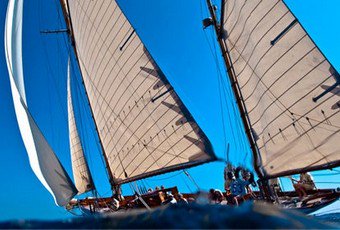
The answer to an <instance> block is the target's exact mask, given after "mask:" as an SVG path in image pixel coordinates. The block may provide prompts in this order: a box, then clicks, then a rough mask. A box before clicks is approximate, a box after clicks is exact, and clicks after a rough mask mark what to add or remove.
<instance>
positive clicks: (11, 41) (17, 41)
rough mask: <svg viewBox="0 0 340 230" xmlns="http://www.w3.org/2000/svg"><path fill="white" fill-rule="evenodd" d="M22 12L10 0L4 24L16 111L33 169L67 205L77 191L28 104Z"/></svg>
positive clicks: (20, 5) (20, 6)
mask: <svg viewBox="0 0 340 230" xmlns="http://www.w3.org/2000/svg"><path fill="white" fill-rule="evenodd" d="M22 15H23V0H10V1H9V3H8V8H7V16H6V26H5V51H6V61H7V67H8V72H9V78H10V83H11V89H12V96H13V102H14V108H15V113H16V116H17V120H18V125H19V129H20V133H21V136H22V139H23V142H24V144H25V147H26V150H27V153H28V157H29V162H30V165H31V168H32V170H33V171H34V173H35V175H36V176H37V177H38V179H39V180H40V181H41V183H42V184H43V185H44V186H45V187H46V189H47V190H48V191H49V192H50V193H51V194H52V196H53V197H54V200H55V202H56V204H57V205H59V206H65V205H66V204H67V203H68V202H69V201H70V200H71V199H72V197H73V196H74V195H75V194H76V193H77V191H76V188H75V187H74V185H73V183H72V181H71V180H70V178H69V176H68V174H67V173H66V171H65V170H64V168H63V167H62V165H61V164H60V162H59V160H58V158H57V157H56V156H55V154H54V152H53V150H52V149H51V147H50V146H49V144H48V143H47V141H46V139H45V138H44V136H43V134H42V133H41V131H40V130H39V128H38V126H37V124H36V123H35V121H34V120H33V118H32V116H31V115H30V113H29V111H28V108H27V103H26V99H25V98H26V96H25V90H24V78H23V66H22V52H21V50H22V48H21V47H22V37H21V35H22Z"/></svg>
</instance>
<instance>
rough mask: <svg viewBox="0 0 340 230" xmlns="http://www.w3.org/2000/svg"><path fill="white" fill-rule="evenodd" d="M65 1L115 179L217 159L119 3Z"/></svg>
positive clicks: (69, 23)
mask: <svg viewBox="0 0 340 230" xmlns="http://www.w3.org/2000/svg"><path fill="white" fill-rule="evenodd" d="M62 4H63V5H64V6H67V7H68V9H67V10H66V11H64V12H66V13H67V12H68V13H69V18H68V19H70V20H67V24H68V25H69V26H70V27H71V32H72V35H73V37H74V44H75V48H76V52H77V56H78V61H79V65H80V68H81V72H82V76H83V79H84V84H85V87H86V91H87V93H88V97H89V101H90V105H91V108H92V111H93V115H94V120H95V122H96V125H97V127H98V131H99V137H100V139H101V141H102V144H103V149H104V152H105V155H106V157H107V159H108V162H109V170H111V172H112V175H113V177H114V180H115V183H116V184H120V183H125V182H128V181H132V180H136V179H140V178H144V177H148V176H152V175H157V174H161V173H165V172H169V171H173V170H177V169H181V168H186V167H190V166H194V165H198V164H202V163H204V162H208V161H211V160H214V159H215V155H214V153H213V150H212V147H211V144H210V142H209V141H208V139H207V137H206V136H205V134H204V133H203V132H202V130H201V129H200V128H199V127H198V125H197V124H196V122H195V121H194V119H193V117H192V116H191V114H190V113H189V111H188V110H187V109H186V107H185V106H184V104H183V103H182V102H181V100H180V98H179V97H178V95H177V94H176V92H175V91H174V89H173V88H172V86H171V85H170V84H169V82H168V81H167V79H166V77H165V76H164V75H163V73H162V72H161V70H160V69H159V68H158V66H157V65H156V63H155V62H154V60H153V59H152V57H151V56H150V54H149V53H148V51H147V50H146V48H145V47H144V45H143V43H142V41H141V40H140V38H139V36H138V35H137V32H136V31H135V29H134V28H133V27H132V26H131V24H130V23H129V21H128V20H127V18H126V17H125V15H124V13H123V12H122V11H121V9H120V8H119V6H118V5H117V3H116V2H115V1H113V0H102V1H91V0H82V1H77V0H69V1H62Z"/></svg>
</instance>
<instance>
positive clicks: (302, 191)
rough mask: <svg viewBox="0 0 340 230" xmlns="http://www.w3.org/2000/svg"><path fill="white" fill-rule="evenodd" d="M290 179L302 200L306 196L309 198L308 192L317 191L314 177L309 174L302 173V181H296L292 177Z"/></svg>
mask: <svg viewBox="0 0 340 230" xmlns="http://www.w3.org/2000/svg"><path fill="white" fill-rule="evenodd" d="M290 179H291V180H292V183H293V186H294V189H295V191H296V192H297V194H298V195H299V198H300V199H302V198H303V197H304V196H307V192H308V191H311V190H314V189H316V186H315V183H314V180H313V177H312V175H311V174H310V173H309V172H305V173H301V174H300V180H295V179H293V178H292V177H290ZM294 182H296V183H294Z"/></svg>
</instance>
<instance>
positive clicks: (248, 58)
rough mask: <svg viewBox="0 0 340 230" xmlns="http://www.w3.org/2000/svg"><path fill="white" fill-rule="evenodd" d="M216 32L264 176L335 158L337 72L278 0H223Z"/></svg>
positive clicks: (338, 155)
mask: <svg viewBox="0 0 340 230" xmlns="http://www.w3.org/2000/svg"><path fill="white" fill-rule="evenodd" d="M222 5H223V10H222V11H223V12H224V13H223V15H222V17H221V19H222V22H221V24H222V28H223V33H222V36H223V38H224V40H225V44H226V46H227V49H228V50H229V54H230V59H231V67H232V71H234V75H235V76H236V80H237V81H238V83H239V86H240V91H241V94H242V97H243V101H244V104H245V107H246V110H247V115H248V117H249V120H250V125H251V127H252V128H253V130H254V131H255V132H254V134H255V135H256V136H257V137H258V139H257V142H256V143H257V146H258V149H259V153H258V154H259V160H260V161H259V162H257V163H258V166H259V167H262V169H264V172H265V174H266V176H269V177H273V176H277V175H287V174H291V173H296V172H300V171H308V170H315V169H322V168H331V167H334V166H338V165H339V164H340V145H339V144H338V142H339V140H340V132H339V131H340V113H339V111H340V101H339V96H340V85H339V84H340V76H339V73H338V72H337V71H336V70H335V69H334V68H333V67H332V65H331V64H330V63H329V62H328V61H327V59H326V58H325V56H324V55H323V54H322V53H321V51H320V50H319V49H318V48H317V47H316V45H315V44H314V42H313V41H312V40H311V38H310V37H309V36H308V34H307V33H306V31H305V30H304V29H303V28H302V26H301V25H300V23H299V22H298V20H297V19H296V18H295V16H294V15H293V14H292V13H291V12H290V10H289V9H288V8H287V6H286V5H285V3H284V2H283V1H281V0H252V1H246V0H228V1H227V0H224V1H222Z"/></svg>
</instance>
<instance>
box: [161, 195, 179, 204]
mask: <svg viewBox="0 0 340 230" xmlns="http://www.w3.org/2000/svg"><path fill="white" fill-rule="evenodd" d="M167 204H169V205H173V204H177V201H176V199H175V197H174V195H172V194H171V192H167V193H166V199H165V200H164V201H163V202H162V205H167Z"/></svg>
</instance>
